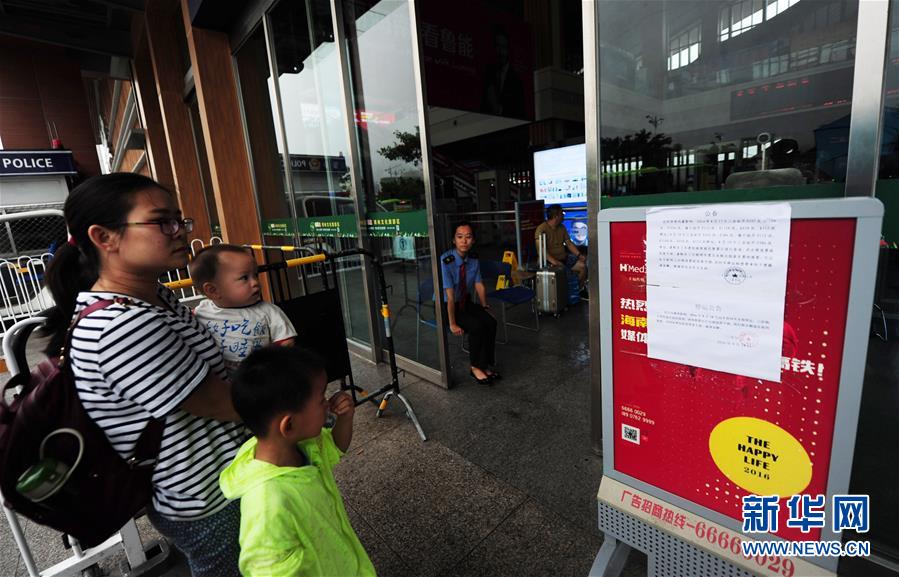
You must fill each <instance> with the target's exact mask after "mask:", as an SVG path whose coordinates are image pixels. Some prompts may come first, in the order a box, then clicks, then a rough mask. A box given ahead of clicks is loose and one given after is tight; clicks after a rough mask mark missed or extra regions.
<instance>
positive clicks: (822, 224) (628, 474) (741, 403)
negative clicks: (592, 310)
mask: <svg viewBox="0 0 899 577" xmlns="http://www.w3.org/2000/svg"><path fill="white" fill-rule="evenodd" d="M791 204H792V206H793V213H792V220H791V222H790V235H789V252H788V264H787V274H786V297H785V302H784V315H783V321H784V322H783V342H782V353H781V367H780V369H781V370H780V382H775V381H769V380H764V379H760V378H753V377H748V376H744V375H741V374H734V373H729V372H725V371H720V370H710V369H705V368H701V367H697V366H690V365H687V364H679V363H674V362H669V361H663V360H658V359H653V358H650V357H649V356H647V344H646V341H647V336H646V335H647V316H648V313H647V311H648V310H651V309H652V306H653V305H652V302H647V282H646V280H647V279H646V239H647V234H646V232H647V225H646V220H645V213H646V211H645V209H612V210H606V211H601V212H600V218H599V221H600V222H599V237H598V238H599V240H600V244H601V245H603V244H605V245H606V246H607V249H606V248H604V250H603V254H602V256H601V257H600V269H601V270H600V280H601V281H602V282H603V286H608V287H609V290H608V292H607V293H606V294H607V296H606V297H605V298H604V299H603V300H602V302H601V305H600V307H601V309H600V310H601V325H602V331H601V342H602V358H603V361H602V380H603V382H602V389H603V407H602V408H603V433H604V434H603V448H604V473H605V474H606V475H607V476H609V477H612V478H615V479H617V480H619V481H621V482H623V483H625V484H628V485H630V486H633V487H637V488H639V489H641V490H644V491H647V492H649V493H651V494H654V495H656V496H657V497H659V498H660V499H667V500H668V501H669V502H671V503H674V504H676V505H678V506H681V507H684V508H685V509H688V510H690V511H692V512H694V513H697V514H699V515H702V516H705V517H706V518H709V519H712V520H714V521H716V522H719V523H722V524H725V525H727V526H730V527H732V528H735V530H737V531H739V528H740V524H741V522H742V498H743V496H746V495H779V496H780V499H781V507H780V518H779V523H778V526H779V528H778V531H777V532H776V535H777V536H778V537H780V538H783V539H788V540H817V539H830V538H834V535H833V533H831V532H830V530H829V528H827V527H825V528H823V529H812V530H811V531H810V532H807V533H803V532H801V531H800V530H799V529H798V528H795V527H788V526H787V523H786V519H787V510H788V507H787V506H786V501H787V499H788V498H789V497H790V496H792V495H802V494H806V495H813V496H814V495H833V494H835V493H845V492H848V485H849V471H850V469H851V464H852V452H853V450H854V438H855V430H856V425H857V420H858V409H859V403H860V398H861V382H862V376H863V373H864V361H865V357H864V353H865V351H866V343H867V338H868V330H869V324H870V317H871V298H872V295H873V278H874V271H875V270H876V257H877V254H876V253H877V239H878V236H879V231H880V215H881V214H882V207H881V206H880V205H879V203H877V201H874V200H873V199H857V200H845V199H841V200H824V201H801V202H793V203H791ZM606 243H607V244H606ZM868 277H870V278H868ZM696 307H697V311H698V316H699V318H701V317H702V315H703V313H702V311H701V310H700V309H701V308H702V305H701V303H700V304H697V305H696ZM737 314H739V313H737ZM700 322H701V321H700ZM650 324H651V323H650ZM709 330H713V329H712V328H710V329H709ZM828 501H829V499H828ZM836 538H839V536H838V535H837V537H836Z"/></svg>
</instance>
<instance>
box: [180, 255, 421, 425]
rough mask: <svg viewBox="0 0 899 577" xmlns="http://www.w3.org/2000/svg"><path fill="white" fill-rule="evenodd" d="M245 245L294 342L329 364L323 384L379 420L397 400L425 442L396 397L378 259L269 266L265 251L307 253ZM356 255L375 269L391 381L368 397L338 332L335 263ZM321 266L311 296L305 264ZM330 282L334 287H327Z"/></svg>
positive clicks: (184, 284)
mask: <svg viewBox="0 0 899 577" xmlns="http://www.w3.org/2000/svg"><path fill="white" fill-rule="evenodd" d="M245 246H247V247H248V248H252V249H254V250H260V251H262V253H263V264H261V265H259V267H258V270H259V272H260V273H263V272H265V273H268V274H269V278H270V280H272V281H273V285H275V284H276V285H277V286H278V292H279V295H280V297H281V299H280V302H276V303H275V304H277V305H278V306H279V307H281V308H282V309H283V310H284V311H285V313H286V314H287V316H288V318H290V320H291V321H292V322H293V323H294V325H295V327H296V328H297V332H298V335H297V343H298V344H300V345H302V346H307V347H309V348H311V349H313V350H315V351H316V352H318V353H319V354H321V355H322V356H324V357H325V359H326V361H327V364H328V380H329V381H330V380H335V378H339V379H340V385H341V389H342V390H348V391H350V394H351V395H352V397H353V402H354V403H355V404H356V405H357V406H358V405H361V404H363V403H366V402H372V403H375V404H377V405H378V410H377V416H378V417H380V416H381V414H382V413H383V412H384V410H385V409H386V408H387V406H388V404H389V402H390V399H392V398H394V397H396V398H397V399H398V400H399V401H400V402H401V403H402V404H403V405H404V406H405V409H406V416H407V417H409V420H410V421H412V424H413V425H414V426H415V429H416V430H417V431H418V434H419V436H420V437H421V439H422V441H426V440H427V435H425V432H424V430H423V429H422V427H421V424H420V423H419V421H418V417H417V416H416V415H415V411H414V410H413V408H412V405H411V403H410V402H409V400H408V399H407V398H406V397H405V396H404V395H403V394H402V393H401V392H400V383H399V370H398V369H397V364H396V352H395V348H394V343H393V334H392V330H391V327H390V303H389V302H388V300H387V282H386V280H385V278H384V269H383V267H382V266H381V262H380V260H379V259H378V258H377V257H375V256H374V255H373V254H372V253H371V252H370V251H368V250H365V249H361V248H356V249H349V250H343V251H340V252H337V253H333V254H330V253H318V254H313V255H310V256H303V257H297V258H291V259H285V260H282V261H277V262H271V263H270V262H265V260H266V257H265V251H267V250H273V251H279V252H280V253H281V254H282V255H283V254H285V253H289V252H299V251H301V250H306V249H308V247H301V246H294V245H264V244H249V245H245ZM355 256H361V257H364V258H367V259H369V262H370V263H371V265H372V267H373V268H374V270H375V273H376V276H377V281H378V293H379V300H380V303H379V314H380V316H381V319H382V324H383V327H384V338H385V342H386V345H387V346H386V349H387V359H388V364H389V366H390V382H389V383H387V384H386V385H383V386H381V387H380V388H378V389H377V390H375V391H373V392H367V391H366V390H365V389H363V388H361V387H358V386H356V384H355V383H354V382H353V377H352V371H351V369H350V366H349V350H348V349H347V345H346V335H345V333H344V331H343V311H342V309H341V306H340V297H339V291H338V290H337V286H338V284H337V283H338V276H337V268H336V263H337V262H338V261H340V260H342V259H348V258H351V257H355ZM325 263H330V264H331V274H330V277H331V280H330V281H329V280H328V277H329V273H328V271H327V270H325V268H324V267H323V268H322V270H321V279H322V284H323V290H322V291H319V292H318V293H314V292H310V290H309V283H308V279H307V276H308V275H307V273H306V270H305V269H304V267H305V266H306V265H315V264H321V265H324V264H325ZM287 269H298V270H299V273H300V275H299V276H300V280H301V282H302V285H303V295H301V296H299V297H291V295H290V286H289V279H282V278H280V277H279V276H278V275H279V273H280V272H281V271H285V270H287ZM332 283H333V287H332V286H331V284H332ZM164 284H165V286H167V287H168V288H170V289H172V290H176V289H185V288H189V287H191V286H193V280H192V279H183V280H178V281H173V282H168V283H164ZM273 292H274V290H273ZM285 293H286V297H287V298H286V299H285V298H284V297H285ZM315 317H318V318H319V319H321V320H330V321H331V323H333V321H334V319H339V320H340V323H339V327H336V328H335V325H333V324H330V323H321V322H315V321H313V319H314V318H315ZM303 324H307V325H310V324H311V327H315V328H314V330H315V331H316V335H318V334H319V331H321V330H322V329H323V328H324V327H328V328H331V329H335V330H336V332H335V334H331V335H329V336H330V337H331V339H330V340H329V341H328V342H327V344H329V345H331V346H322V341H321V340H320V339H319V338H318V337H317V336H316V339H315V340H311V339H310V337H311V336H312V335H311V331H312V330H313V329H312V328H311V327H310V328H309V329H308V330H305V331H301V328H302V327H301V325H303ZM332 332H333V331H332ZM301 333H302V334H301ZM305 339H310V340H309V341H308V342H303V341H304V340H305ZM338 341H340V342H341V350H339V351H336V352H335V347H337V346H338ZM338 357H339V358H338ZM347 376H348V377H349V382H347V379H346V377H347ZM357 393H358V394H357ZM379 399H380V401H379Z"/></svg>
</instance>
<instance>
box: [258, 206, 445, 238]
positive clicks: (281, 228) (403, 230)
mask: <svg viewBox="0 0 899 577" xmlns="http://www.w3.org/2000/svg"><path fill="white" fill-rule="evenodd" d="M297 223H298V225H299V226H298V227H296V229H294V227H293V226H292V221H291V219H288V218H278V219H272V220H264V221H262V234H263V235H266V236H290V235H292V234H293V233H294V230H296V231H297V232H298V233H299V234H300V236H304V237H337V238H356V237H357V236H359V224H358V222H357V220H356V215H355V214H340V215H332V216H310V217H304V218H299V219H297ZM362 227H363V230H364V231H365V232H366V233H367V234H369V235H371V236H375V237H386V238H394V237H398V236H408V237H413V236H418V237H426V236H428V216H427V212H426V211H424V210H415V211H406V212H371V213H369V214H368V216H367V217H366V218H365V220H364V221H363V223H362Z"/></svg>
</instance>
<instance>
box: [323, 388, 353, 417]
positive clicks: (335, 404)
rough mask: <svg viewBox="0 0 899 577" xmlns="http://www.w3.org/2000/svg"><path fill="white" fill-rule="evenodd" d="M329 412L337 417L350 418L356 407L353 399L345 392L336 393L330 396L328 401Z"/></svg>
mask: <svg viewBox="0 0 899 577" xmlns="http://www.w3.org/2000/svg"><path fill="white" fill-rule="evenodd" d="M328 403H329V405H330V410H331V412H332V413H334V414H335V415H337V416H338V417H343V416H349V417H352V416H353V413H354V412H355V411H356V405H355V404H353V398H352V397H351V396H350V395H349V393H347V392H346V391H338V392H336V393H334V395H332V396H331V399H330V400H329V401H328Z"/></svg>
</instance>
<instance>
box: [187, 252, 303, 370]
mask: <svg viewBox="0 0 899 577" xmlns="http://www.w3.org/2000/svg"><path fill="white" fill-rule="evenodd" d="M190 276H191V278H192V279H193V281H194V286H195V287H196V288H197V289H198V290H199V291H200V292H201V293H203V294H204V295H205V296H206V297H208V298H207V299H206V300H204V301H202V302H200V304H199V305H197V308H196V309H195V310H194V313H195V314H196V316H197V319H199V321H200V323H201V324H203V325H204V326H205V327H206V329H207V330H209V332H211V333H212V335H213V336H214V337H215V340H216V342H217V343H218V344H219V347H220V348H221V350H222V356H223V357H224V358H225V366H226V368H227V369H228V372H229V374H230V373H231V372H233V371H234V370H235V369H236V368H237V365H238V364H240V362H241V361H242V360H243V359H245V358H246V357H247V356H249V354H250V353H252V352H253V351H255V350H256V349H261V348H262V347H264V346H266V345H269V344H273V343H274V344H277V345H284V346H293V344H294V337H295V336H296V335H297V331H296V329H294V327H293V324H292V323H291V322H290V319H288V318H287V315H285V314H284V312H283V311H282V310H281V309H280V308H278V307H276V306H275V305H273V304H271V303H267V302H265V301H263V300H261V297H260V290H259V274H258V273H257V271H256V259H255V258H253V253H252V252H250V249H247V248H244V247H241V246H237V245H233V244H214V245H211V246H208V247H206V248H204V249H203V250H201V251H200V252H199V253H197V256H195V257H194V259H193V261H192V262H191V263H190Z"/></svg>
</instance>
